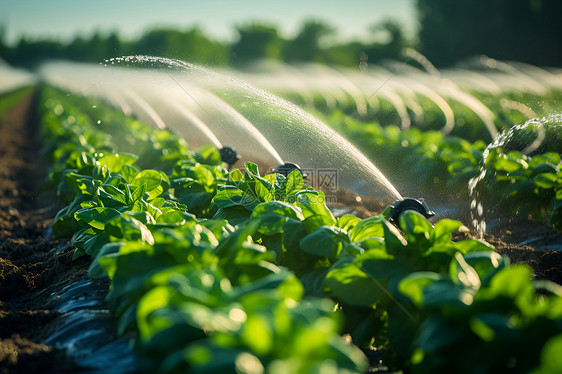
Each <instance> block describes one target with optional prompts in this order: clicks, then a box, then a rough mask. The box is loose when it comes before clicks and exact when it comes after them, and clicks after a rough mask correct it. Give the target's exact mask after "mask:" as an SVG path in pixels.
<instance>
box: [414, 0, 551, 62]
mask: <svg viewBox="0 0 562 374" xmlns="http://www.w3.org/2000/svg"><path fill="white" fill-rule="evenodd" d="M417 9H418V18H419V24H420V31H419V41H420V49H421V51H422V53H424V54H425V55H426V56H427V57H428V58H429V59H430V60H431V61H432V62H433V63H435V64H436V65H439V66H443V65H450V64H453V63H455V62H457V61H459V60H462V59H465V58H468V57H470V56H475V55H481V54H485V55H488V56H490V57H494V58H498V59H503V60H519V61H524V62H528V63H532V64H538V65H552V66H560V65H562V49H561V48H560V38H561V37H562V22H560V15H561V14H562V1H560V0H456V1H450V0H417Z"/></svg>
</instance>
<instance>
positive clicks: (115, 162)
mask: <svg viewBox="0 0 562 374" xmlns="http://www.w3.org/2000/svg"><path fill="white" fill-rule="evenodd" d="M138 158H139V157H138V156H136V155H133V154H130V153H115V154H107V155H104V156H103V157H102V158H100V159H99V162H100V164H102V165H106V166H107V167H108V168H109V171H110V172H112V173H119V172H120V171H121V169H122V168H123V166H125V165H132V164H134V163H135V162H136V161H137V160H138Z"/></svg>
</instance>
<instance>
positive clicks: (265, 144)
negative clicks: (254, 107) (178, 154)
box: [167, 72, 283, 164]
mask: <svg viewBox="0 0 562 374" xmlns="http://www.w3.org/2000/svg"><path fill="white" fill-rule="evenodd" d="M167 74H168V76H169V77H170V78H172V79H173V80H174V82H176V84H177V85H178V86H179V87H180V88H181V89H182V90H183V91H184V92H185V93H186V94H187V95H188V96H189V97H190V98H191V100H193V101H194V102H195V103H196V104H197V106H199V107H200V108H201V109H202V110H203V111H204V112H205V113H206V114H207V115H208V116H209V117H210V118H211V119H212V120H213V122H215V123H216V124H217V125H218V126H219V127H220V128H221V129H222V130H223V131H224V132H225V133H226V134H227V135H228V137H229V138H230V139H232V141H234V142H236V143H237V146H238V147H239V149H244V146H243V145H241V144H239V143H238V142H237V141H236V138H235V137H234V136H232V135H231V134H230V133H229V131H227V129H226V128H225V126H223V125H222V124H221V122H220V121H219V120H218V119H217V118H216V117H215V116H213V114H212V113H210V112H209V111H208V110H207V109H206V108H205V107H204V106H203V105H201V103H200V102H199V101H198V100H197V99H195V97H194V96H193V95H192V94H191V93H190V92H189V91H188V90H187V88H186V87H185V86H184V85H182V84H181V82H180V81H178V80H177V79H176V77H174V76H173V75H172V74H170V73H169V72H168V73H167ZM217 100H220V99H219V98H217ZM221 102H222V100H221ZM232 111H234V112H235V113H233V114H234V115H238V116H240V117H242V118H243V116H242V115H241V114H240V113H238V112H236V111H235V110H234V109H232ZM243 119H244V120H245V118H243ZM244 124H245V125H246V126H247V127H248V130H249V133H252V134H253V136H254V138H256V140H257V141H258V143H259V144H260V145H262V146H263V147H264V148H265V149H266V150H267V152H269V153H270V155H271V156H272V157H273V158H275V159H276V161H277V162H279V163H281V164H282V163H283V159H282V158H281V156H280V155H279V154H278V153H277V151H276V150H275V148H274V147H273V146H272V145H271V144H270V143H269V142H268V141H267V139H266V138H265V137H264V136H263V135H261V133H260V132H259V131H258V130H257V129H256V128H255V127H253V126H252V124H251V123H250V122H248V121H244ZM250 127H251V128H250ZM209 131H210V130H209ZM213 136H214V135H213ZM215 139H216V137H215ZM217 142H218V139H217ZM219 144H220V142H219Z"/></svg>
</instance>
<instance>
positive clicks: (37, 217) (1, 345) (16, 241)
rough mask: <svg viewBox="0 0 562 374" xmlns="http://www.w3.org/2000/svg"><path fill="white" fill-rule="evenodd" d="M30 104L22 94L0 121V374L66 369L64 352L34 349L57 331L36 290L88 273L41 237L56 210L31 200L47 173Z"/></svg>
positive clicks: (49, 202) (47, 201)
mask: <svg viewBox="0 0 562 374" xmlns="http://www.w3.org/2000/svg"><path fill="white" fill-rule="evenodd" d="M34 104H35V103H34V97H33V95H29V96H27V97H26V98H24V99H23V100H22V101H21V102H20V103H19V104H18V105H17V106H16V107H14V108H12V109H11V110H10V111H9V112H7V113H6V115H5V116H4V117H3V118H2V119H0V373H1V374H4V373H33V372H35V373H39V372H41V373H54V372H56V373H65V372H72V371H73V369H74V365H73V363H72V362H71V361H70V360H69V359H68V358H67V356H66V355H65V352H63V351H60V350H58V349H56V348H55V347H51V346H47V345H44V344H42V343H41V341H43V340H44V339H45V338H46V337H47V336H48V335H49V334H50V333H52V332H53V330H55V331H56V324H53V323H52V322H53V320H54V318H55V317H56V315H57V313H56V312H54V311H53V310H49V307H48V305H49V301H50V299H51V298H52V297H53V296H52V295H50V294H49V292H41V290H45V289H46V288H47V287H48V286H51V285H53V284H65V283H70V282H72V281H73V279H75V278H76V277H78V276H79V275H80V274H84V272H85V270H86V268H87V263H86V262H85V261H74V262H73V261H72V251H71V250H70V248H68V246H67V248H66V250H65V249H64V243H61V242H59V241H58V240H55V239H53V238H49V237H47V235H46V232H47V230H48V228H49V227H50V225H51V224H52V218H53V217H54V215H55V213H56V206H55V205H53V203H54V201H55V200H54V197H53V196H42V197H41V198H38V197H37V196H36V191H37V190H38V188H39V187H40V186H41V184H42V183H43V182H44V181H45V180H46V179H45V177H46V174H45V170H46V167H45V166H44V165H42V164H41V163H40V161H39V160H40V157H39V152H38V150H39V149H40V144H39V139H38V137H37V124H38V121H37V118H36V115H35V107H36V105H34ZM57 248H59V250H58V251H57V250H56V249H57ZM56 252H58V253H56Z"/></svg>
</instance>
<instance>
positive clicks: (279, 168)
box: [273, 162, 307, 178]
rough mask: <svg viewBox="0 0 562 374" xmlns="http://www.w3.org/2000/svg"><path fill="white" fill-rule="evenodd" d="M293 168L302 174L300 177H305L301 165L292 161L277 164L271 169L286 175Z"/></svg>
mask: <svg viewBox="0 0 562 374" xmlns="http://www.w3.org/2000/svg"><path fill="white" fill-rule="evenodd" d="M293 170H298V171H299V172H300V173H301V174H302V177H303V178H306V176H307V174H306V173H305V172H304V171H303V170H302V169H301V167H300V166H299V165H297V164H294V163H292V162H285V163H284V164H283V165H279V166H277V167H276V168H275V169H273V171H274V172H276V173H278V174H283V175H284V176H288V175H289V173H291V172H292V171H293Z"/></svg>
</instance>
